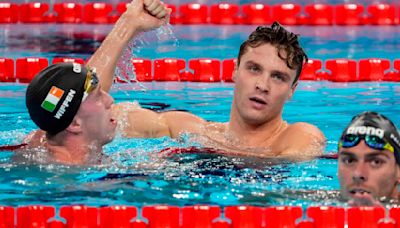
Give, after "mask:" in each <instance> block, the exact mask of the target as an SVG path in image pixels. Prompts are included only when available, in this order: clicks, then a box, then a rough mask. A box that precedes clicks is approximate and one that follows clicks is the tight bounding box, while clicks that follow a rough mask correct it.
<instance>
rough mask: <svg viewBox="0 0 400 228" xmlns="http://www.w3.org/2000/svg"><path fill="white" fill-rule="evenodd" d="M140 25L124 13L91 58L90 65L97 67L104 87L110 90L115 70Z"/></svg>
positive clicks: (105, 89)
mask: <svg viewBox="0 0 400 228" xmlns="http://www.w3.org/2000/svg"><path fill="white" fill-rule="evenodd" d="M138 28H139V25H138V24H137V23H136V22H132V20H131V19H130V18H129V17H127V16H126V15H125V14H123V15H122V16H121V17H120V18H119V20H118V21H117V22H116V24H115V26H114V27H113V29H112V30H111V32H110V33H109V34H108V35H107V37H106V38H105V40H104V41H103V42H102V44H101V46H100V47H99V48H98V49H97V50H96V52H95V53H94V54H93V56H92V57H91V58H90V60H89V62H88V65H89V66H91V67H95V68H96V72H97V75H98V77H99V78H100V81H101V86H102V89H103V90H104V91H106V92H108V91H109V90H110V88H111V85H112V83H113V80H114V71H115V68H116V65H117V62H118V60H119V57H120V56H121V55H122V52H123V50H124V49H125V47H126V46H127V45H128V43H129V41H130V40H131V39H132V38H133V37H134V36H135V35H136V34H137V33H138V32H139V31H138Z"/></svg>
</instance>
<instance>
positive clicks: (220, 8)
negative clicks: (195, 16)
mask: <svg viewBox="0 0 400 228" xmlns="http://www.w3.org/2000/svg"><path fill="white" fill-rule="evenodd" d="M238 12H239V5H237V4H230V3H220V4H214V5H212V6H211V14H210V21H211V23H214V24H229V25H233V24H235V23H237V21H238V15H237V14H238Z"/></svg>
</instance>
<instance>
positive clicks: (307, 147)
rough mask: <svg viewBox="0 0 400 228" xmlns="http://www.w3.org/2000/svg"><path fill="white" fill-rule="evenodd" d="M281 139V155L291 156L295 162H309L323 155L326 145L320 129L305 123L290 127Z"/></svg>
mask: <svg viewBox="0 0 400 228" xmlns="http://www.w3.org/2000/svg"><path fill="white" fill-rule="evenodd" d="M279 139H280V140H279V142H278V144H279V148H281V151H282V153H281V155H283V156H289V157H291V158H292V159H294V160H308V159H311V158H313V157H315V156H319V155H322V153H323V151H324V149H325V143H326V139H325V136H324V134H323V133H322V131H321V130H320V129H318V128H317V127H316V126H314V125H312V124H309V123H304V122H298V123H294V124H291V125H289V126H288V127H287V128H286V129H285V130H284V131H283V132H282V134H281V135H280V137H279Z"/></svg>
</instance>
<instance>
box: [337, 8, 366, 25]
mask: <svg viewBox="0 0 400 228" xmlns="http://www.w3.org/2000/svg"><path fill="white" fill-rule="evenodd" d="M363 12H364V6H363V5H361V4H350V3H348V4H340V5H336V7H335V21H336V24H337V25H360V24H362V22H363V20H362V18H361V17H362V13H363Z"/></svg>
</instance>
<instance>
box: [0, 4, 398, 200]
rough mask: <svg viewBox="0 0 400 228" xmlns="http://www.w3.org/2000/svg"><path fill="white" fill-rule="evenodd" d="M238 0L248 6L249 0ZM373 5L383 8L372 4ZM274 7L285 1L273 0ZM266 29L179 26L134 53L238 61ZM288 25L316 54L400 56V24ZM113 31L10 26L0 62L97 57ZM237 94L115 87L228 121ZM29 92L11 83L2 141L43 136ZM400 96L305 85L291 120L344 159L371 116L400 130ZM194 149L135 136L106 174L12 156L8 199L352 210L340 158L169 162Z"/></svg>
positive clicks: (190, 87)
mask: <svg viewBox="0 0 400 228" xmlns="http://www.w3.org/2000/svg"><path fill="white" fill-rule="evenodd" d="M178 2H180V3H181V2H185V1H178ZM202 2H203V3H207V1H202ZM214 2H215V1H213V2H212V3H214ZM232 2H236V3H240V4H243V3H247V2H248V1H232ZM293 2H294V1H293ZM296 2H299V3H300V2H301V4H302V3H303V1H296ZM313 2H330V3H340V2H343V1H336V0H335V1H334V0H331V1H313ZM346 2H348V1H346ZM372 2H375V1H370V2H368V3H365V4H370V3H372ZM381 2H382V1H381ZM386 2H390V1H386ZM171 3H175V2H173V1H172V2H171ZM274 3H277V1H272V2H271V4H274ZM307 3H310V2H309V1H307ZM392 3H393V2H392ZM254 28H255V26H211V25H203V26H198V25H196V26H174V27H167V28H163V29H161V30H157V31H154V32H150V33H148V34H146V35H144V36H143V37H140V38H139V39H138V40H137V41H136V42H135V48H134V51H133V53H132V54H133V55H135V56H137V57H143V58H150V59H156V58H164V57H173V58H183V59H192V58H200V57H208V58H218V59H228V58H235V57H236V55H237V52H238V47H239V45H240V44H241V42H243V40H245V39H246V37H247V36H248V34H249V33H250V32H251V31H252V30H253V29H254ZM288 28H289V29H290V30H291V31H294V32H296V33H299V34H301V37H302V39H301V42H302V44H303V45H304V47H305V49H306V51H307V53H308V55H309V57H310V58H318V59H322V60H326V59H333V58H351V59H362V58H371V57H377V58H387V59H390V60H391V61H393V60H394V59H400V54H399V52H398V50H400V42H399V39H398V37H400V27H399V26H344V27H340V26H329V27H325V26H316V27H312V26H296V27H288ZM110 29H111V26H110V25H69V24H65V25H64V24H63V25H54V24H41V25H40V24H29V25H23V24H16V25H0V56H5V57H9V58H14V59H15V58H20V57H27V56H36V57H46V58H52V57H54V56H72V57H80V58H87V57H88V56H90V55H91V54H92V53H93V51H94V50H95V48H96V47H98V45H99V44H100V41H101V40H102V39H103V38H104V36H105V34H107V32H108V31H109V30H110ZM27 31H29V32H27ZM171 31H172V34H169V32H171ZM232 87H233V85H232V84H229V83H172V82H169V83H161V82H157V83H155V82H154V83H143V85H142V86H138V85H137V84H133V85H115V87H114V89H113V90H112V96H113V97H114V98H115V100H116V102H122V101H133V100H137V101H138V102H139V103H140V104H141V105H142V106H144V107H148V108H153V109H155V110H161V111H162V110H187V111H190V112H193V113H194V114H196V115H199V116H201V117H202V118H204V119H207V120H210V121H220V122H225V121H228V118H229V111H230V102H231V100H232V95H233V88H232ZM25 89H26V85H21V84H6V83H1V84H0V121H1V123H2V124H1V127H0V145H4V144H15V143H19V142H20V141H21V140H22V139H23V138H24V136H25V135H26V134H27V133H29V132H30V131H32V130H34V129H35V127H34V124H33V123H32V122H31V120H30V119H29V116H28V114H27V111H26V108H25V100H24V94H25ZM399 95H400V85H399V84H398V83H397V84H396V83H374V82H372V83H331V82H304V81H303V82H301V83H300V85H299V86H298V88H297V91H296V93H295V95H294V96H293V98H292V100H291V101H289V102H288V104H287V105H286V107H285V109H284V113H283V115H284V119H286V120H287V121H288V122H289V123H292V122H298V121H305V122H310V123H312V124H315V125H317V126H318V127H319V128H320V129H321V130H322V131H323V132H324V133H325V135H326V137H327V148H326V153H331V152H335V151H336V147H337V139H338V137H339V134H340V133H341V130H342V129H343V128H344V126H345V125H346V124H347V123H348V122H349V121H350V118H351V117H352V116H353V115H355V114H357V113H359V112H361V111H365V110H373V111H378V112H381V113H383V114H385V115H387V116H388V117H390V118H391V119H392V120H393V121H394V123H395V124H396V125H398V126H399V124H400V115H399V113H400V112H399V111H400V108H399V107H400V104H399V103H400V100H399V99H398V97H399ZM191 145H193V142H190V141H188V140H185V138H183V139H180V140H172V139H169V138H157V139H124V138H121V137H119V136H118V137H117V138H116V140H114V141H113V142H112V143H111V144H109V145H107V146H106V147H105V152H106V153H107V154H108V155H109V156H110V157H111V159H112V162H110V163H109V164H107V165H105V166H101V167H66V166H59V165H34V164H26V163H24V164H20V163H17V162H14V161H13V160H12V159H11V157H12V152H0V198H1V202H2V204H8V205H26V204H51V205H66V204H78V203H85V204H88V205H96V206H99V205H110V204H130V205H137V206H142V205H147V204H156V203H157V204H158V203H161V204H163V203H168V204H175V205H189V204H217V205H237V204H253V205H303V206H308V205H321V204H329V205H331V204H333V205H335V204H340V203H341V202H339V201H338V200H337V197H336V193H335V190H337V189H338V187H339V186H338V181H337V177H336V166H337V161H336V160H329V159H316V160H313V161H309V162H302V163H295V164H280V165H272V166H271V165H269V164H264V163H260V162H259V161H255V160H244V159H242V158H229V157H223V156H217V155H207V154H190V155H188V154H186V155H185V154H184V155H177V156H174V157H171V158H169V159H160V158H158V157H157V154H158V152H159V151H160V150H162V149H165V148H169V147H188V146H191ZM315 190H322V191H318V192H315Z"/></svg>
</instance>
